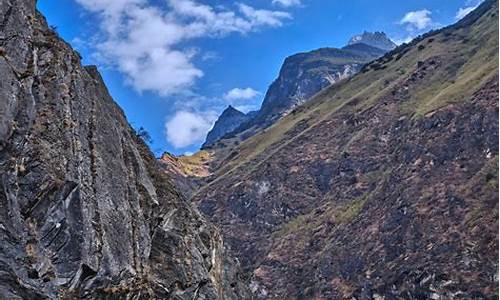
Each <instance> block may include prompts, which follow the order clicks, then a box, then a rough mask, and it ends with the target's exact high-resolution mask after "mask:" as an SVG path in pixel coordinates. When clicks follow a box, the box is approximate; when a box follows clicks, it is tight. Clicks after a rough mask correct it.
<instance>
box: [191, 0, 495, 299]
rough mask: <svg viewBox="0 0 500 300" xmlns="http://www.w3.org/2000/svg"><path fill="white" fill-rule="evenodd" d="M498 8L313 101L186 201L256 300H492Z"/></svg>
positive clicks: (404, 49) (237, 152)
mask: <svg viewBox="0 0 500 300" xmlns="http://www.w3.org/2000/svg"><path fill="white" fill-rule="evenodd" d="M498 50H499V49H498V2H497V1H485V2H483V4H481V5H480V6H479V7H478V8H477V9H476V10H475V11H474V12H472V13H471V14H469V15H468V16H467V17H466V18H464V19H463V20H461V21H460V22H458V23H457V24H455V25H453V26H450V27H448V28H445V29H443V30H439V31H436V32H432V33H429V34H427V35H425V36H423V37H421V38H418V39H416V40H414V41H413V42H412V43H410V44H409V45H404V46H401V47H399V48H397V49H395V50H394V51H392V52H390V53H388V54H386V55H384V56H383V57H382V58H380V59H378V60H376V61H374V62H372V63H370V64H368V65H367V66H365V67H364V68H363V69H362V70H361V72H360V73H358V74H357V75H355V76H354V77H352V78H349V79H347V80H344V81H342V82H340V83H338V84H335V85H334V86H332V87H330V88H328V89H325V90H323V91H322V92H320V93H319V94H317V95H316V96H315V97H314V98H313V99H312V100H310V101H308V102H307V103H305V104H304V105H302V106H299V107H298V108H297V109H296V110H295V111H294V112H293V113H291V114H289V115H288V116H286V117H284V118H283V119H281V120H280V121H279V122H278V123H276V124H274V125H273V126H271V127H269V128H267V129H266V130H265V131H263V132H261V133H259V134H257V135H255V136H253V137H252V138H250V139H248V140H246V141H245V142H243V143H241V144H240V145H239V146H238V147H236V148H235V149H234V150H233V151H232V152H231V153H230V154H228V156H227V157H226V159H225V160H224V161H223V162H222V163H220V165H219V166H220V167H219V168H218V170H216V171H215V174H214V176H212V177H211V181H210V183H208V184H207V185H205V186H204V187H202V188H201V189H200V190H199V191H198V192H197V193H196V194H195V195H194V196H193V198H192V200H193V201H194V202H195V203H197V204H198V206H199V208H200V210H201V211H202V212H203V213H204V214H205V215H207V216H209V217H211V219H212V220H214V221H215V222H217V223H218V224H220V226H221V227H222V229H223V234H224V236H225V238H226V241H227V243H228V245H229V247H230V249H231V251H232V252H233V253H235V255H236V256H237V257H238V258H239V259H240V260H241V262H242V264H243V266H244V267H245V269H246V270H247V271H248V272H250V273H251V274H252V276H253V284H252V289H253V291H254V293H255V295H257V297H258V298H261V299H351V298H352V297H355V299H494V298H497V297H498V289H497V287H498V273H497V270H498V261H497V258H498V129H499V128H498V75H497V74H498Z"/></svg>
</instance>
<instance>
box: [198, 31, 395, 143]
mask: <svg viewBox="0 0 500 300" xmlns="http://www.w3.org/2000/svg"><path fill="white" fill-rule="evenodd" d="M383 36H384V37H385V34H384V35H383ZM385 38H386V41H385V43H392V41H390V40H389V39H388V38H387V37H385ZM380 39H381V37H380ZM379 42H380V43H381V44H382V41H379ZM386 52H387V50H383V49H379V48H375V47H373V46H370V45H368V44H364V43H353V44H351V45H348V46H346V47H343V48H341V49H337V48H322V49H317V50H314V51H310V52H304V53H298V54H295V55H292V56H290V57H288V58H286V59H285V61H284V63H283V65H282V67H281V69H280V72H279V76H278V78H277V79H276V80H275V81H274V82H273V83H272V84H271V86H270V87H269V89H268V90H267V92H266V95H265V97H264V101H263V103H262V106H261V108H260V109H259V110H258V111H257V112H256V114H255V116H253V117H252V118H251V119H250V120H249V121H248V122H243V123H242V124H241V126H239V127H238V128H236V129H235V130H234V131H233V132H231V133H230V134H228V135H226V136H221V137H218V138H217V139H214V140H213V141H212V143H211V144H210V145H204V146H203V147H202V149H207V148H215V149H217V148H219V147H222V148H224V147H226V146H228V145H229V146H232V144H233V143H234V141H233V140H237V141H240V140H245V139H247V138H248V137H250V136H252V135H254V134H256V133H257V132H260V131H261V130H262V129H264V128H267V127H269V126H270V125H272V124H274V123H275V122H276V121H277V120H278V119H280V118H281V117H283V116H284V115H286V114H288V113H289V112H290V111H292V110H293V109H294V108H295V107H296V106H298V105H300V104H303V103H305V102H306V101H307V100H308V99H309V98H311V97H312V96H313V95H314V94H316V93H317V92H319V91H320V90H321V89H323V88H325V87H327V86H330V85H332V84H334V83H336V82H339V81H340V80H342V79H345V78H348V77H350V76H352V75H354V74H356V73H357V72H358V71H359V70H360V69H361V67H362V66H363V65H364V64H366V63H368V62H370V61H372V60H374V59H375V58H378V57H380V56H382V55H383V54H384V53H386ZM235 137H236V138H235ZM219 141H220V143H218V144H217V143H216V142H219ZM210 146H211V147H210Z"/></svg>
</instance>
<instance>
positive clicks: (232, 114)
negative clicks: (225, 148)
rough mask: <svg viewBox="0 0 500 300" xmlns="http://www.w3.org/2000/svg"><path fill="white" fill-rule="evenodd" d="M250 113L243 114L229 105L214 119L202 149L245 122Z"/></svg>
mask: <svg viewBox="0 0 500 300" xmlns="http://www.w3.org/2000/svg"><path fill="white" fill-rule="evenodd" d="M252 115H253V114H252V113H250V114H248V115H247V114H244V113H242V112H241V111H239V110H237V109H236V108H234V107H232V106H231V105H229V106H228V107H227V108H226V109H225V110H224V111H223V112H222V114H221V115H220V116H219V118H218V119H217V121H215V124H214V127H213V128H212V129H211V130H210V131H209V132H208V134H207V138H206V139H205V143H203V145H202V146H201V148H202V149H204V148H207V147H210V146H211V145H212V144H213V143H215V142H217V141H218V140H220V139H221V138H222V137H223V136H224V135H226V134H228V133H230V132H232V131H233V130H235V129H236V128H237V127H238V126H240V125H241V124H243V123H245V122H247V121H248V120H250V118H251V117H252Z"/></svg>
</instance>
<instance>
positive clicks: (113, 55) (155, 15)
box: [76, 0, 291, 96]
mask: <svg viewBox="0 0 500 300" xmlns="http://www.w3.org/2000/svg"><path fill="white" fill-rule="evenodd" d="M76 1H77V2H78V3H79V4H81V5H82V7H83V8H85V9H86V10H87V11H89V12H93V13H96V14H97V16H98V19H99V20H100V23H99V28H100V29H101V32H100V34H99V38H98V40H99V42H98V43H97V45H96V46H95V50H96V51H97V54H98V56H99V57H100V58H102V59H103V61H104V62H105V63H106V64H108V65H110V66H112V67H114V68H116V69H117V70H118V71H120V72H121V73H123V74H124V75H125V78H126V80H127V83H128V84H129V85H130V86H132V87H133V88H134V89H136V90H137V91H140V92H142V91H152V92H155V93H158V94H159V95H162V96H166V95H171V94H176V93H179V92H182V91H183V90H185V89H189V88H190V87H191V86H192V85H193V84H194V82H195V81H196V80H197V79H198V78H200V77H202V76H203V71H202V70H200V69H199V68H198V67H197V66H196V65H195V64H194V63H193V58H194V57H195V56H196V55H197V54H198V53H197V51H194V50H192V48H189V47H187V46H185V43H186V42H188V41H191V40H193V39H196V38H206V37H211V38H220V37H223V36H225V35H227V34H230V33H241V34H245V33H249V32H252V31H256V30H259V29H260V28H263V27H279V26H282V25H283V22H284V21H285V20H287V19H290V18H291V15H290V14H288V13H286V12H283V11H275V10H265V9H256V8H254V7H251V6H249V5H246V4H243V3H239V4H236V5H234V7H233V9H232V10H231V9H228V8H225V7H212V6H210V5H206V4H201V3H198V2H197V1H194V0H167V1H166V3H167V4H166V6H165V7H159V6H155V5H153V4H152V3H151V2H150V1H148V0H76Z"/></svg>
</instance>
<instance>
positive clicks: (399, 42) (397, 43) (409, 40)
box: [392, 36, 413, 46]
mask: <svg viewBox="0 0 500 300" xmlns="http://www.w3.org/2000/svg"><path fill="white" fill-rule="evenodd" d="M411 40H413V37H411V36H407V37H405V38H402V39H392V41H393V42H394V43H395V44H396V45H398V46H399V45H401V44H405V43H409V42H411Z"/></svg>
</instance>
